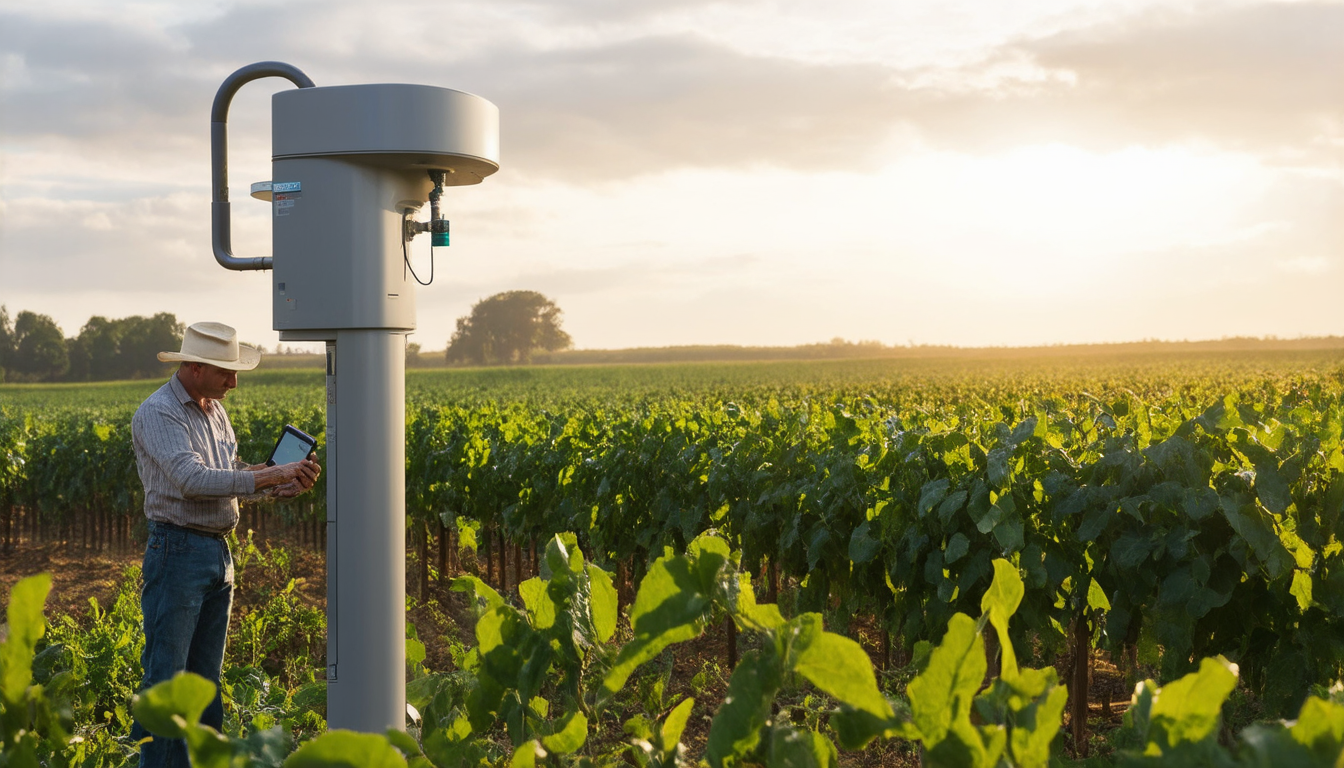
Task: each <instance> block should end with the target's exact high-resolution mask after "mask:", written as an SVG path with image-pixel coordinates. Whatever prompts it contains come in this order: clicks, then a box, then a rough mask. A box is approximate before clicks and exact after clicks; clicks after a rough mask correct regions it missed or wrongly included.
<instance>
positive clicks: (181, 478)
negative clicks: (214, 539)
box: [131, 374, 256, 532]
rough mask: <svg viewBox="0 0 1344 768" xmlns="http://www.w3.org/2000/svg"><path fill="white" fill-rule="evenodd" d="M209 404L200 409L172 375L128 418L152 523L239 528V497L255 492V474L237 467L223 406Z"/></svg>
mask: <svg viewBox="0 0 1344 768" xmlns="http://www.w3.org/2000/svg"><path fill="white" fill-rule="evenodd" d="M208 405H209V409H208V410H202V409H201V406H200V404H198V403H197V402H196V401H195V400H193V399H192V398H191V395H188V394H187V390H186V388H185V387H183V386H182V382H180V381H178V379H177V375H176V374H174V375H173V377H172V378H170V379H169V380H168V383H167V384H164V385H163V386H162V387H159V388H158V389H157V390H156V391H155V392H154V394H152V395H150V396H149V397H148V398H147V399H146V400H145V402H143V403H141V404H140V407H139V408H138V409H137V410H136V412H135V416H134V418H132V419H131V435H132V438H133V441H134V445H135V460H136V465H137V466H138V468H139V470H140V482H142V483H144V486H145V517H148V518H149V519H150V520H156V521H159V522H165V523H173V524H174V525H181V526H184V527H187V528H197V529H202V530H207V531H215V532H224V531H230V530H232V529H233V527H234V526H236V525H237V524H238V497H239V496H247V495H250V494H252V493H253V492H254V491H255V490H256V478H255V476H254V475H253V473H252V472H248V471H246V470H242V469H239V467H242V466H245V465H244V464H243V463H242V462H240V461H238V439H237V438H236V437H235V436H234V434H233V425H232V424H230V423H229V415H228V414H227V413H225V412H224V405H223V404H222V403H220V402H219V401H218V400H211V401H209V402H208Z"/></svg>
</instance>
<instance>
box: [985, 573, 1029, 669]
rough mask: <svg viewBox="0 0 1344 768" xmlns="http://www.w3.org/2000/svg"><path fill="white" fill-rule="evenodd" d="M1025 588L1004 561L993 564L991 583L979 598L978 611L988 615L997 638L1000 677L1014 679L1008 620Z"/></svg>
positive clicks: (1019, 601)
mask: <svg viewBox="0 0 1344 768" xmlns="http://www.w3.org/2000/svg"><path fill="white" fill-rule="evenodd" d="M1025 594H1026V587H1025V586H1023V584H1022V576H1021V575H1020V574H1018V572H1017V568H1016V567H1014V566H1013V564H1012V563H1010V562H1008V561H1007V560H1003V559H999V560H995V561H994V581H993V582H991V583H990V585H989V589H987V590H985V594H984V597H981V598H980V610H981V612H982V613H985V614H988V615H989V623H990V624H991V625H993V626H994V630H995V632H996V633H997V635H998V638H999V649H1000V652H1001V653H1002V655H1003V663H1002V664H1001V665H1000V670H1001V673H1002V674H1003V676H1004V677H1006V678H1014V677H1017V654H1016V653H1015V652H1014V651H1013V641H1012V639H1011V638H1010V637H1009V636H1008V619H1009V618H1011V617H1012V615H1013V614H1014V613H1017V607H1018V606H1019V605H1021V604H1022V597H1023V595H1025Z"/></svg>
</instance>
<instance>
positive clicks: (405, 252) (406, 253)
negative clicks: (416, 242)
mask: <svg viewBox="0 0 1344 768" xmlns="http://www.w3.org/2000/svg"><path fill="white" fill-rule="evenodd" d="M410 215H411V212H410V211H409V210H403V211H402V212H401V261H402V264H403V265H404V266H403V267H402V270H401V279H402V280H405V279H406V271H407V270H410V272H411V277H414V278H415V282H417V283H419V284H421V285H429V284H430V283H432V282H434V246H433V245H432V244H431V245H430V246H429V280H428V281H425V280H421V279H420V276H419V275H417V274H415V267H412V266H411V249H410V247H409V246H408V245H407V243H409V242H410V241H411V238H410V236H409V235H408V234H407V232H406V217H407V216H410Z"/></svg>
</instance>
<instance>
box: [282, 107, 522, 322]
mask: <svg viewBox="0 0 1344 768" xmlns="http://www.w3.org/2000/svg"><path fill="white" fill-rule="evenodd" d="M271 116H272V117H271V126H272V135H271V157H272V161H273V162H272V176H271V213H272V241H273V246H274V247H273V250H272V254H273V263H272V268H273V269H274V272H273V275H272V279H273V281H274V283H273V285H274V288H275V291H274V294H273V295H274V303H273V309H274V325H275V328H276V330H281V331H325V330H331V329H338V328H391V329H396V330H404V331H410V330H414V329H415V303H414V302H415V297H414V290H413V287H414V285H415V282H414V279H413V278H412V277H411V276H410V274H409V270H408V269H407V268H406V264H405V260H404V257H403V253H404V250H403V249H404V246H405V243H404V237H405V234H404V233H405V228H404V227H403V226H402V216H403V213H404V212H405V211H407V210H408V209H409V210H415V209H416V208H418V206H419V205H420V204H422V203H424V202H425V201H426V200H427V199H428V196H429V192H430V190H431V189H433V184H432V183H431V182H430V178H429V171H431V170H434V171H444V174H443V177H444V181H443V183H444V185H445V186H462V185H466V184H479V183H480V182H481V180H482V179H484V178H485V177H486V176H489V175H490V174H492V173H494V172H495V171H497V170H499V109H498V108H497V107H496V106H495V105H494V104H491V103H490V102H488V101H486V100H485V99H482V98H481V97H479V96H473V95H471V94H469V93H463V92H461V91H454V90H451V89H448V88H436V87H433V86H428V85H404V84H379V85H342V86H334V87H328V88H301V89H297V90H289V91H280V92H278V93H276V94H275V95H274V96H273V97H272V100H271ZM441 240H442V237H441V238H440V242H441Z"/></svg>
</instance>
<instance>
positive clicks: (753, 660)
mask: <svg viewBox="0 0 1344 768" xmlns="http://www.w3.org/2000/svg"><path fill="white" fill-rule="evenodd" d="M779 685H780V666H779V657H778V656H775V655H774V654H763V653H762V652H760V651H748V652H747V653H746V654H744V655H743V656H742V659H741V660H740V661H739V662H738V663H737V669H734V670H733V675H732V677H730V678H729V679H728V694H727V696H725V697H724V699H723V704H722V705H721V706H720V707H719V711H718V712H717V713H716V714H715V715H714V720H713V721H712V722H711V723H710V726H709V741H708V743H707V744H706V746H705V757H706V758H708V760H709V764H710V765H711V766H713V768H723V766H724V764H725V761H730V760H740V759H741V758H742V757H744V756H745V755H747V754H748V753H749V752H751V751H752V750H753V749H755V748H756V746H757V744H759V743H760V739H761V728H762V727H763V726H764V725H765V723H766V720H767V719H769V717H770V705H771V704H772V703H773V702H774V700H775V692H776V691H778V690H779Z"/></svg>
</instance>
